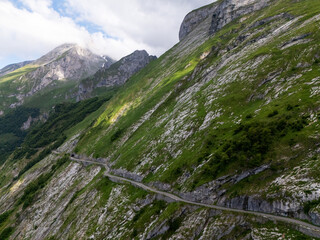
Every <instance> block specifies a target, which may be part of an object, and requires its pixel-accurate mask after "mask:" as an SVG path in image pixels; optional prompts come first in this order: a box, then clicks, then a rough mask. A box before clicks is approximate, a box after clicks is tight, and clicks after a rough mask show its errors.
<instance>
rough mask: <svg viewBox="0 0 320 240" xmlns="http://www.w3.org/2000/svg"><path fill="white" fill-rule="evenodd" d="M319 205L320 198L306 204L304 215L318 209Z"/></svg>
mask: <svg viewBox="0 0 320 240" xmlns="http://www.w3.org/2000/svg"><path fill="white" fill-rule="evenodd" d="M319 204H320V198H319V199H316V200H313V201H310V202H307V203H305V204H304V206H303V211H304V213H305V214H308V213H309V211H310V210H311V209H312V208H315V207H317V206H318V205H319Z"/></svg>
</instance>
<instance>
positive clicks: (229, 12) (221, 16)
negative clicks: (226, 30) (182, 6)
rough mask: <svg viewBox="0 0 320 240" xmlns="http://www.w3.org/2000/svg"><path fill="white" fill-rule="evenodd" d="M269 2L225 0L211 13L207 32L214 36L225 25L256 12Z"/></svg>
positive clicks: (260, 0) (267, 0)
mask: <svg viewBox="0 0 320 240" xmlns="http://www.w3.org/2000/svg"><path fill="white" fill-rule="evenodd" d="M268 2H269V0H225V1H223V2H222V3H221V4H219V5H218V7H217V8H216V9H215V10H214V11H213V15H212V23H211V27H210V30H209V33H210V34H214V33H215V32H217V31H218V30H220V29H221V28H223V27H224V26H225V25H227V24H228V23H230V22H231V21H233V20H235V19H236V18H238V17H240V16H243V15H245V14H248V13H251V12H254V11H258V10H260V9H262V8H264V7H266V6H267V5H268Z"/></svg>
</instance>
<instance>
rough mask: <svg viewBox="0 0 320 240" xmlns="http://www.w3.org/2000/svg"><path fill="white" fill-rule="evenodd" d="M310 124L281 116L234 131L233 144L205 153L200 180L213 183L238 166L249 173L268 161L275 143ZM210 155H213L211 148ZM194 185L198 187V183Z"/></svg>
mask: <svg viewBox="0 0 320 240" xmlns="http://www.w3.org/2000/svg"><path fill="white" fill-rule="evenodd" d="M306 124H307V121H306V119H305V118H304V117H300V118H298V119H296V118H293V117H292V116H290V115H286V116H284V115H283V116H280V117H279V118H277V119H274V120H271V121H255V120H252V122H250V123H245V124H240V125H238V127H237V128H236V129H235V130H234V134H233V136H232V138H231V140H227V141H224V142H223V143H222V144H221V147H219V150H218V151H215V152H213V153H212V157H209V155H210V152H206V154H205V156H206V157H204V159H207V160H208V163H207V164H206V165H205V167H204V168H203V170H202V172H201V178H202V180H204V179H208V180H209V179H214V178H216V177H218V176H219V175H221V174H223V172H224V171H225V170H226V169H228V167H230V166H233V167H235V166H234V164H236V168H237V169H250V168H254V167H258V166H260V165H261V164H262V163H263V162H265V161H266V159H267V156H268V153H270V151H272V150H273V147H274V143H275V142H276V141H278V140H279V139H281V138H283V137H285V136H286V135H287V134H288V133H289V132H298V131H301V130H302V129H303V127H304V126H305V125H306ZM207 151H211V150H210V148H208V149H207ZM195 185H198V183H196V184H195Z"/></svg>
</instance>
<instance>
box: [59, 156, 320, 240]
mask: <svg viewBox="0 0 320 240" xmlns="http://www.w3.org/2000/svg"><path fill="white" fill-rule="evenodd" d="M53 153H54V154H56V155H60V154H63V153H61V152H58V151H53ZM70 159H71V160H72V161H75V162H82V163H88V164H96V165H100V166H103V167H105V168H106V172H105V173H104V176H106V177H108V178H109V179H110V180H114V181H117V182H119V181H121V182H126V183H130V184H132V185H134V186H136V187H139V188H142V189H144V190H146V191H149V192H153V193H156V194H160V195H163V196H165V197H168V198H170V199H172V200H174V201H177V202H183V203H187V204H192V205H196V206H200V207H207V208H212V209H216V210H221V211H229V212H235V213H242V214H251V215H255V216H259V217H263V218H267V219H270V220H274V221H281V222H285V223H289V224H291V225H294V226H295V227H297V228H298V230H300V231H302V232H304V233H305V234H308V235H311V236H313V237H317V238H320V227H318V226H315V225H312V224H309V223H307V222H303V221H301V220H298V219H294V218H289V217H282V216H277V215H273V214H270V213H263V212H254V211H247V210H241V209H234V208H228V207H222V206H217V205H211V204H205V203H200V202H193V201H188V200H185V199H183V198H181V197H179V196H176V195H174V194H172V193H169V192H165V191H160V190H158V189H155V188H153V187H149V186H147V185H145V184H143V183H141V182H136V181H133V180H131V179H127V178H124V177H119V176H116V175H113V174H111V173H110V168H109V166H108V165H107V164H106V163H102V162H98V161H94V159H91V160H88V159H81V158H77V157H75V156H70Z"/></svg>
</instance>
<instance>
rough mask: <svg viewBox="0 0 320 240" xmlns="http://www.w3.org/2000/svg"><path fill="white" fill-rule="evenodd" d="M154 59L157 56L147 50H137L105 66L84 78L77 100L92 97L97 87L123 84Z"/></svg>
mask: <svg viewBox="0 0 320 240" xmlns="http://www.w3.org/2000/svg"><path fill="white" fill-rule="evenodd" d="M154 59H156V57H155V56H151V55H149V54H148V53H147V52H146V51H145V50H142V51H139V50H137V51H135V52H133V53H132V54H130V55H128V56H126V57H123V58H122V59H120V60H119V61H118V62H116V63H114V64H113V65H111V66H105V67H103V68H102V69H100V70H99V71H98V72H97V73H96V74H95V75H94V76H93V77H92V78H89V79H86V80H84V81H83V82H82V83H81V84H80V85H79V90H78V97H77V100H82V99H86V98H89V97H91V92H92V91H93V90H94V89H95V88H100V87H114V86H120V85H123V84H124V83H125V82H126V81H127V80H128V79H129V78H130V77H131V76H132V75H133V74H135V73H136V72H138V71H140V70H141V69H142V68H144V67H145V66H146V65H147V64H148V63H149V62H150V61H152V60H154Z"/></svg>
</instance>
